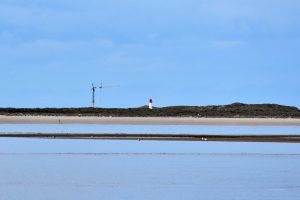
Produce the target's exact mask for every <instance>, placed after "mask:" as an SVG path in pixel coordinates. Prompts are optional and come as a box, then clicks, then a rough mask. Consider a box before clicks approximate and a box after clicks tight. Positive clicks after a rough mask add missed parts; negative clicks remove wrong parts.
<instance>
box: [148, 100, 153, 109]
mask: <svg viewBox="0 0 300 200" xmlns="http://www.w3.org/2000/svg"><path fill="white" fill-rule="evenodd" d="M152 102H153V101H152V99H149V109H150V110H152V109H153V106H152Z"/></svg>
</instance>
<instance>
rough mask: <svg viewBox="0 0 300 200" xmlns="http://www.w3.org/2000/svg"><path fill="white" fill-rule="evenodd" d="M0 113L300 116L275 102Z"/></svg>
mask: <svg viewBox="0 0 300 200" xmlns="http://www.w3.org/2000/svg"><path fill="white" fill-rule="evenodd" d="M0 115H18V116H20V115H45V116H106V117H107V116H112V117H241V118H243V117H275V118H287V117H291V118H300V110H299V109H298V108H296V107H292V106H283V105H278V104H243V103H233V104H229V105H214V106H169V107H162V108H154V109H153V110H149V109H148V107H146V106H142V107H139V108H0Z"/></svg>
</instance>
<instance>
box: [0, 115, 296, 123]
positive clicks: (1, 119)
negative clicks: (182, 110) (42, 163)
mask: <svg viewBox="0 0 300 200" xmlns="http://www.w3.org/2000/svg"><path fill="white" fill-rule="evenodd" d="M0 124H110V125H113V124H121V125H122V124H123V125H126V124H128V125H213V126H300V119H296V118H193V117H87V116H84V117H79V116H4V115H0Z"/></svg>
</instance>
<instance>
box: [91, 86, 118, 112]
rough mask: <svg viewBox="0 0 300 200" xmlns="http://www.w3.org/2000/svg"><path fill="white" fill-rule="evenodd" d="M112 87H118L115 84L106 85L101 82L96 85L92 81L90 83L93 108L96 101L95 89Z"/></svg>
mask: <svg viewBox="0 0 300 200" xmlns="http://www.w3.org/2000/svg"><path fill="white" fill-rule="evenodd" d="M114 87H118V86H116V85H106V86H103V84H102V83H101V85H99V86H97V85H95V84H94V83H92V105H93V108H95V107H96V101H95V93H96V89H97V88H99V89H104V88H114Z"/></svg>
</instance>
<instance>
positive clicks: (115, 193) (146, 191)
mask: <svg viewBox="0 0 300 200" xmlns="http://www.w3.org/2000/svg"><path fill="white" fill-rule="evenodd" d="M0 129H1V132H32V131H33V132H78V133H80V132H83V133H84V132H89V133H94V132H96V133H102V132H111V133H113V132H125V133H127V132H128V133H195V134H196V133H208V134H299V133H300V129H299V128H298V127H212V126H103V125H102V126H96V125H92V126H88V125H85V126H83V125H63V126H59V125H39V126H38V125H1V126H0ZM299 165H300V145H299V144H287V143H232V142H231V143H230V142H228V143H226V142H171V141H169V142H168V141H140V142H139V141H111V140H47V139H17V138H0V169H1V170H0V199H1V200H2V199H3V200H6V199H7V200H14V199H25V200H27V199H28V200H29V199H30V200H35V199H37V200H38V199H46V200H47V199H75V200H77V199H78V200H79V199H92V200H93V199H175V200H177V199H178V200H179V199H188V200H189V199H191V200H192V199H193V200H194V199H195V200H196V199H224V200H225V199H226V200H227V199H228V200H232V199H238V200H241V199H245V200H248V199H249V200H252V199H261V200H265V199H272V200H274V199H278V200H279V199H292V200H293V199H295V200H296V199H297V200H298V199H299V198H300V169H299V167H298V166H299Z"/></svg>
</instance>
